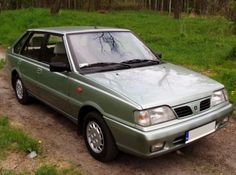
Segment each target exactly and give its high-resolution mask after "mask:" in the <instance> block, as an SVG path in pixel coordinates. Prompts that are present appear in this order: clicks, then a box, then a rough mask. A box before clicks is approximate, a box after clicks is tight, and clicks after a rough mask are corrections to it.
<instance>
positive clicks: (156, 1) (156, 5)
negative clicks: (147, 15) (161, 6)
mask: <svg viewBox="0 0 236 175" xmlns="http://www.w3.org/2000/svg"><path fill="white" fill-rule="evenodd" d="M155 10H157V0H155Z"/></svg>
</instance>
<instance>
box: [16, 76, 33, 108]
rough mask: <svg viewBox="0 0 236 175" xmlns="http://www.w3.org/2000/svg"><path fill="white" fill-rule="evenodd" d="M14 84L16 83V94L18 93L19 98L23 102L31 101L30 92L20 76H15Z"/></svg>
mask: <svg viewBox="0 0 236 175" xmlns="http://www.w3.org/2000/svg"><path fill="white" fill-rule="evenodd" d="M14 85H15V86H14V89H15V94H16V98H17V100H18V101H19V102H20V103H21V104H27V103H29V99H30V97H29V94H28V92H27V90H26V88H25V87H24V84H23V82H22V80H21V79H20V78H19V77H18V76H17V77H16V78H15V82H14Z"/></svg>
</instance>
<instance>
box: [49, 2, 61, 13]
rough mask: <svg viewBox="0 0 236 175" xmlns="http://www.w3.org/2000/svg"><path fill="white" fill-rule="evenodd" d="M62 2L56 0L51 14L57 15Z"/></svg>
mask: <svg viewBox="0 0 236 175" xmlns="http://www.w3.org/2000/svg"><path fill="white" fill-rule="evenodd" d="M61 3H62V0H54V3H53V4H52V6H51V14H53V15H57V14H58V13H59V11H60V9H61Z"/></svg>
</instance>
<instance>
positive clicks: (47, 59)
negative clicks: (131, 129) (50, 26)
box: [41, 34, 69, 64]
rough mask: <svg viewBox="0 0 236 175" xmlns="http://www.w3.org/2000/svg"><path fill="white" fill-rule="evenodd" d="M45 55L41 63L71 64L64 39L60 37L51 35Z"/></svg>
mask: <svg viewBox="0 0 236 175" xmlns="http://www.w3.org/2000/svg"><path fill="white" fill-rule="evenodd" d="M43 53H44V56H43V57H42V60H41V61H42V62H44V63H53V62H62V63H65V64H69V62H68V58H67V55H66V50H65V45H64V42H63V38H62V36H60V35H53V34H49V36H48V41H47V43H46V47H45V51H44V52H43Z"/></svg>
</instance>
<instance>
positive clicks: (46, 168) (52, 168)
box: [35, 165, 82, 175]
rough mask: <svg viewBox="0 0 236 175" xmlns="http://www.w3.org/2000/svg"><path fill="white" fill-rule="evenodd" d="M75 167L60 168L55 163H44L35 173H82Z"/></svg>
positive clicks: (69, 174)
mask: <svg viewBox="0 0 236 175" xmlns="http://www.w3.org/2000/svg"><path fill="white" fill-rule="evenodd" d="M81 174H82V173H80V172H79V171H78V170H76V168H74V167H69V168H63V169H58V168H57V167H56V166H53V165H43V166H41V167H40V168H39V169H38V170H37V171H36V173H35V175H81Z"/></svg>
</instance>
